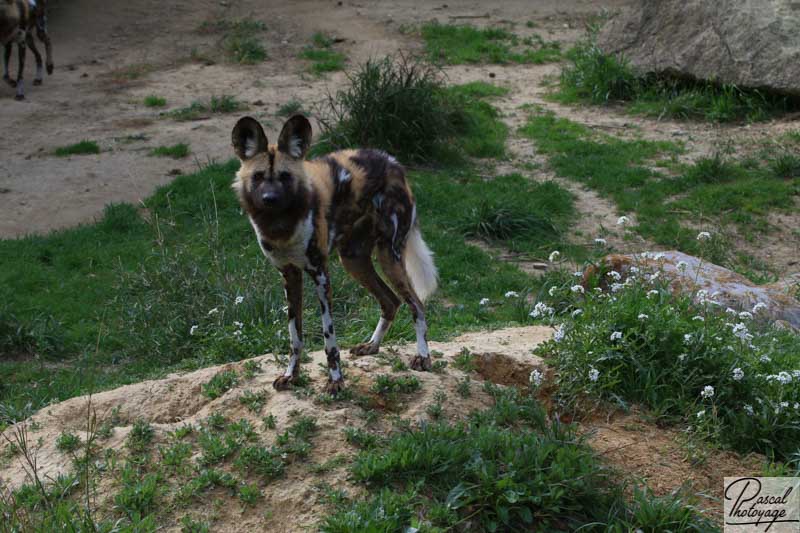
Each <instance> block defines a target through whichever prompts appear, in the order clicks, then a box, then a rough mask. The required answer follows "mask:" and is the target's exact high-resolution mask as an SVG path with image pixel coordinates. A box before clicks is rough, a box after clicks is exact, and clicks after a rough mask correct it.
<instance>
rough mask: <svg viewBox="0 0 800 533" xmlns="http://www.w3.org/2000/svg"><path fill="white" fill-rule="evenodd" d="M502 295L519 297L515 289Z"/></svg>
mask: <svg viewBox="0 0 800 533" xmlns="http://www.w3.org/2000/svg"><path fill="white" fill-rule="evenodd" d="M503 296H505V297H506V298H519V293H518V292H517V291H508V292H507V293H505V294H504V295H503Z"/></svg>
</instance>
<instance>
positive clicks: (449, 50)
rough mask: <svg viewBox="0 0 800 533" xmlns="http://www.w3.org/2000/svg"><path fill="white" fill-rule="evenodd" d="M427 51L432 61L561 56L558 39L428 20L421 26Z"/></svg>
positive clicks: (545, 60)
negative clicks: (551, 40)
mask: <svg viewBox="0 0 800 533" xmlns="http://www.w3.org/2000/svg"><path fill="white" fill-rule="evenodd" d="M421 33H422V38H423V39H424V40H425V51H426V53H427V54H428V57H429V59H430V60H431V61H434V62H441V63H446V64H449V65H460V64H464V63H500V64H504V63H534V64H542V63H549V62H553V61H559V60H560V59H561V48H560V46H559V44H558V43H557V42H545V41H544V40H543V39H542V38H541V37H539V36H538V35H533V36H531V37H527V38H525V39H520V38H519V37H517V36H516V35H515V34H513V33H510V32H508V31H506V30H503V29H500V28H485V29H479V28H475V27H473V26H457V25H445V24H439V23H428V24H425V25H423V26H422V29H421Z"/></svg>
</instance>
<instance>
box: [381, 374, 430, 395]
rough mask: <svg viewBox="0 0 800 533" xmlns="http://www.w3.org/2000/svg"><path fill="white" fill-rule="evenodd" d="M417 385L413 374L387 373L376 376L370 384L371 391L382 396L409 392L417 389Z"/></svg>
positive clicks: (418, 385) (417, 382) (417, 381)
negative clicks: (395, 374) (397, 374)
mask: <svg viewBox="0 0 800 533" xmlns="http://www.w3.org/2000/svg"><path fill="white" fill-rule="evenodd" d="M419 387H420V383H419V380H418V379H417V378H416V377H415V376H390V375H387V374H380V375H378V376H376V377H375V382H374V383H373V384H372V390H373V392H377V393H378V394H381V395H383V396H392V395H394V394H398V393H402V394H409V393H412V392H415V391H417V390H419Z"/></svg>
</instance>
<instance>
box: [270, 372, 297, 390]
mask: <svg viewBox="0 0 800 533" xmlns="http://www.w3.org/2000/svg"><path fill="white" fill-rule="evenodd" d="M293 380H294V376H284V375H280V376H278V377H277V378H275V381H273V382H272V388H274V389H275V390H287V389H291V388H292V381H293Z"/></svg>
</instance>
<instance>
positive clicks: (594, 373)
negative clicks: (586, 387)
mask: <svg viewBox="0 0 800 533" xmlns="http://www.w3.org/2000/svg"><path fill="white" fill-rule="evenodd" d="M599 378H600V371H599V370H597V369H596V368H592V369H591V370H589V381H592V382H594V381H597V380H598V379H599Z"/></svg>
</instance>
